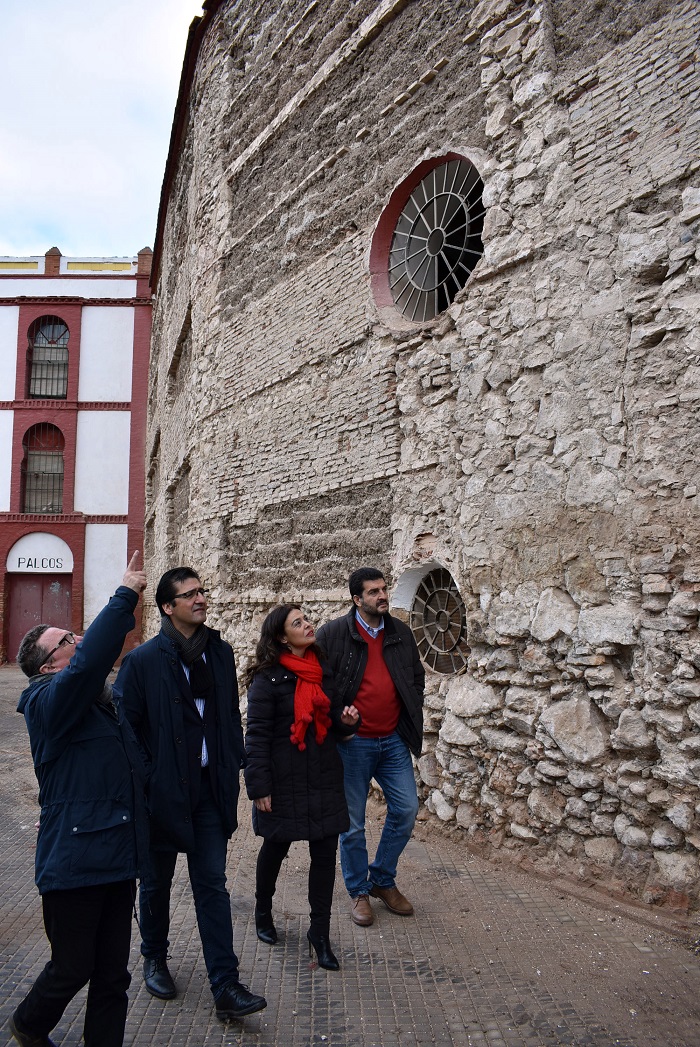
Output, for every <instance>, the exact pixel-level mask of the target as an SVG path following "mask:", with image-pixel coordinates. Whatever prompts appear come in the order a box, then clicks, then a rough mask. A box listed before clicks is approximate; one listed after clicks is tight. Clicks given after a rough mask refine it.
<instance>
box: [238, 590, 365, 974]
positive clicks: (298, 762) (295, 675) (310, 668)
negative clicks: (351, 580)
mask: <svg viewBox="0 0 700 1047" xmlns="http://www.w3.org/2000/svg"><path fill="white" fill-rule="evenodd" d="M319 659H321V660H319ZM322 659H323V655H322V652H321V650H320V649H319V647H318V646H317V645H316V635H315V633H314V630H313V626H312V625H311V623H310V622H309V620H308V618H307V617H306V615H305V614H304V613H303V611H302V610H301V608H300V607H298V606H297V605H296V604H280V606H279V607H275V609H274V610H273V611H271V612H270V613H269V614H268V616H267V618H266V619H265V621H264V622H263V624H262V631H261V634H260V640H259V641H258V646H257V648H256V651H255V661H254V662H253V664H252V666H251V667H250V669H249V670H248V672H247V676H246V679H247V683H248V724H247V730H246V738H245V747H246V755H247V758H248V763H247V766H246V768H245V782H246V789H247V791H248V796H249V797H250V799H251V800H252V801H253V829H254V830H255V834H256V835H257V836H262V837H263V844H262V847H261V848H260V853H259V855H258V862H257V868H256V877H255V929H256V931H257V935H258V938H259V939H260V940H261V941H263V942H265V943H266V944H267V945H274V944H275V943H276V941H277V931H276V929H275V925H274V922H273V919H272V896H273V895H274V893H275V886H276V884H277V876H278V874H279V871H280V868H281V866H282V862H283V861H284V859H285V858H286V856H287V853H288V851H289V847H290V845H291V843H292V841H293V840H308V841H309V854H310V857H311V865H310V868H309V906H310V909H311V924H310V927H309V930H308V932H307V935H306V937H307V938H308V940H309V955H311V947H312V946H313V948H314V949H315V950H316V956H317V958H318V964H319V967H324V968H325V969H326V970H329V971H337V970H338V968H339V966H340V965H339V963H338V960H337V959H336V957H335V956H334V955H333V951H332V949H331V945H330V920H331V904H332V901H333V887H334V884H335V865H336V852H337V848H338V835H339V833H341V832H346V831H347V829H348V828H349V825H350V821H349V818H348V809H347V804H346V802H345V790H344V788H343V764H342V761H341V759H340V755H339V754H338V750H337V741H338V738H339V737H340V738H341V739H342V738H343V737H347V736H349V735H351V734H354V732H355V731H356V730H357V726H358V724H359V720H360V716H359V713H358V711H357V709H356V708H355V706H354V705H350V706H345V708H342V707H341V706H340V704H339V703H338V702H337V701H336V699H335V691H334V688H333V684H332V680H331V678H330V677H329V676H328V674H327V672H326V670H325V667H324V665H323V661H322Z"/></svg>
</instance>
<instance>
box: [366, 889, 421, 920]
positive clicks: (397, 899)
mask: <svg viewBox="0 0 700 1047" xmlns="http://www.w3.org/2000/svg"><path fill="white" fill-rule="evenodd" d="M369 893H370V894H371V895H372V897H373V898H379V900H380V901H382V902H384V904H385V905H386V907H387V909H388V910H389V912H393V913H396V915H397V916H412V915H413V906H412V905H411V903H410V902H409V900H408V898H404V896H403V894H402V893H401V891H400V890H399V889H398V887H377V886H374V887H372V889H371V891H370V892H369Z"/></svg>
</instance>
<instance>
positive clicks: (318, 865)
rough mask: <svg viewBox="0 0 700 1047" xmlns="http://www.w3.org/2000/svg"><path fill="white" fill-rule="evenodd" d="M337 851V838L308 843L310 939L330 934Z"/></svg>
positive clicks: (325, 838) (328, 837)
mask: <svg viewBox="0 0 700 1047" xmlns="http://www.w3.org/2000/svg"><path fill="white" fill-rule="evenodd" d="M337 850H338V837H337V836H326V837H324V838H323V839H322V840H311V841H309V855H310V857H311V864H310V866H309V909H310V912H311V936H312V938H317V937H319V936H322V937H325V938H327V937H328V936H329V933H330V925H331V907H332V905H333V888H334V886H335V861H336V853H337Z"/></svg>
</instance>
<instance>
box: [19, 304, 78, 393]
mask: <svg viewBox="0 0 700 1047" xmlns="http://www.w3.org/2000/svg"><path fill="white" fill-rule="evenodd" d="M69 337H70V332H69V331H68V327H67V325H66V324H65V323H64V322H63V320H61V319H60V317H58V316H40V317H39V319H38V320H35V321H34V323H33V324H32V326H31V327H30V328H29V333H28V343H29V344H28V347H27V397H28V399H30V400H36V399H41V400H65V399H66V396H67V394H68V339H69Z"/></svg>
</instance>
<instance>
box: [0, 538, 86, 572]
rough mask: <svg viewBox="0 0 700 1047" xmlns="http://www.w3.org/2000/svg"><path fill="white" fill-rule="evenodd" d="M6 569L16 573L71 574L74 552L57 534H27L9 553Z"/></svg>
mask: <svg viewBox="0 0 700 1047" xmlns="http://www.w3.org/2000/svg"><path fill="white" fill-rule="evenodd" d="M6 570H7V571H8V572H14V573H15V574H71V573H72V571H73V553H72V552H71V550H70V546H68V545H67V544H66V543H65V542H64V541H63V539H62V538H58V537H57V536H56V535H55V534H48V532H44V531H37V532H36V533H35V534H25V535H24V537H23V538H20V539H19V541H18V542H15V544H14V545H13V546H12V548H11V549H10V551H9V553H8V554H7V564H6Z"/></svg>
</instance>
